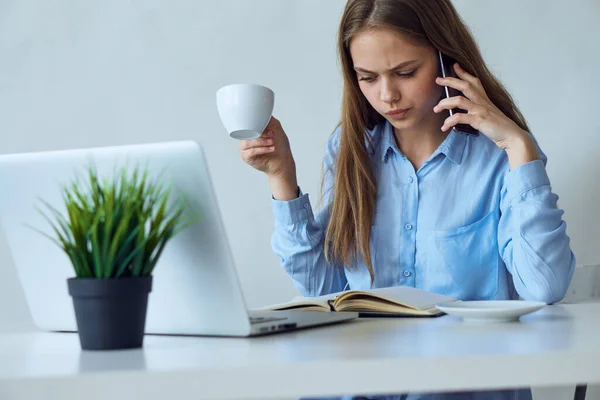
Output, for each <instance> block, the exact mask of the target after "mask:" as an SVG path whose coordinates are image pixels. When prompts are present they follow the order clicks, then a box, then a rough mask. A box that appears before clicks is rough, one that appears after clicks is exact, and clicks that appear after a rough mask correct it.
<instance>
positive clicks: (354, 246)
mask: <svg viewBox="0 0 600 400" xmlns="http://www.w3.org/2000/svg"><path fill="white" fill-rule="evenodd" d="M376 28H384V29H391V30H394V31H396V32H399V33H402V34H404V35H406V36H407V37H408V38H409V39H412V40H415V41H416V42H417V43H419V44H422V45H424V46H430V47H433V48H435V49H436V50H440V51H441V52H442V53H443V54H445V55H447V56H449V57H451V58H453V59H454V60H456V62H458V63H459V64H460V65H461V66H462V67H463V69H464V70H465V71H467V72H468V73H470V74H471V75H474V76H475V77H477V78H479V80H480V81H481V83H482V85H483V88H484V89H485V91H486V93H487V95H488V97H489V98H490V100H491V101H492V103H494V104H495V105H496V107H498V108H499V109H500V110H501V111H502V112H503V113H504V114H505V115H506V116H508V117H509V118H510V119H512V120H513V121H514V122H515V123H516V124H517V125H518V126H519V127H520V128H521V129H524V130H526V131H529V128H528V126H527V123H526V121H525V118H524V117H523V115H522V114H521V112H520V111H519V109H518V108H517V106H516V105H515V103H514V101H513V99H512V97H511V96H510V94H509V93H508V91H507V90H506V88H505V87H504V86H503V85H502V83H501V82H500V81H499V80H498V79H496V78H495V77H494V76H493V75H492V73H491V72H490V70H489V69H488V67H487V66H486V64H485V62H484V61H483V58H482V56H481V53H480V51H479V48H478V46H477V43H476V42H475V39H474V38H473V36H472V34H471V32H470V30H469V28H468V27H467V26H466V25H465V23H464V22H463V20H462V18H461V17H460V16H459V14H458V13H457V11H456V9H455V8H454V6H453V5H452V3H451V2H450V0H349V1H348V2H347V4H346V7H345V10H344V13H343V16H342V19H341V22H340V26H339V32H338V44H337V46H338V56H339V59H340V62H341V68H342V75H343V98H342V110H341V122H340V125H341V130H342V134H341V137H340V143H339V148H338V152H337V157H336V161H335V164H334V168H335V171H334V172H333V174H334V186H333V194H332V197H331V199H332V200H331V205H330V206H331V216H330V220H329V224H328V227H327V232H326V236H325V257H326V259H327V260H328V261H330V262H331V261H332V259H333V260H335V261H336V263H337V264H339V265H343V266H346V267H347V268H351V267H352V264H353V262H352V260H355V259H356V258H357V256H358V255H359V253H360V255H361V256H362V259H363V260H364V262H365V264H366V266H367V268H368V269H369V274H370V275H371V281H373V280H374V272H373V265H372V262H371V251H370V247H369V242H370V236H371V223H372V220H373V214H374V212H375V202H376V201H375V200H376V198H375V196H376V193H377V186H376V182H375V179H374V176H373V172H372V167H371V159H370V155H369V149H368V145H367V143H370V136H369V135H368V133H367V129H372V128H373V127H375V126H376V125H377V124H379V123H381V122H383V121H384V118H383V117H382V116H381V115H380V114H379V113H377V112H376V111H375V109H373V107H372V106H371V105H370V104H369V103H368V101H367V99H366V98H365V97H364V95H363V94H362V92H361V90H360V88H359V86H358V80H357V77H356V73H355V71H354V66H353V63H352V58H351V55H350V41H351V40H352V38H353V37H354V36H355V35H357V34H358V33H360V32H364V31H366V30H369V29H376ZM338 126H339V125H338Z"/></svg>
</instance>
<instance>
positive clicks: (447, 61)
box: [438, 50, 479, 136]
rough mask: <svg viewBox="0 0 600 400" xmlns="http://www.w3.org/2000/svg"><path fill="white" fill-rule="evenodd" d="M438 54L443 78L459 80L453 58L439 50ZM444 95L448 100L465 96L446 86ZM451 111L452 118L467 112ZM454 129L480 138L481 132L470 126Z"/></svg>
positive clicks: (459, 126) (460, 125) (460, 126)
mask: <svg viewBox="0 0 600 400" xmlns="http://www.w3.org/2000/svg"><path fill="white" fill-rule="evenodd" d="M438 54H439V58H440V69H441V72H442V77H443V78H447V77H451V78H457V76H456V73H455V72H454V68H453V67H452V66H453V65H454V63H455V61H454V60H453V59H452V58H450V57H448V56H447V55H445V54H442V52H441V51H439V50H438ZM444 94H445V96H446V98H450V97H454V96H463V94H462V92H461V91H459V90H456V89H454V88H451V87H448V86H444ZM449 111H450V115H451V116H452V115H454V113H466V112H467V111H466V110H463V109H460V108H453V109H451V110H449ZM454 129H456V130H457V131H458V132H460V133H464V134H466V135H474V136H479V131H478V130H477V129H475V128H473V127H472V126H471V125H468V124H457V125H455V126H454Z"/></svg>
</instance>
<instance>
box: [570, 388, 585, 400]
mask: <svg viewBox="0 0 600 400" xmlns="http://www.w3.org/2000/svg"><path fill="white" fill-rule="evenodd" d="M586 391H587V385H577V386H576V387H575V396H574V397H573V400H585V393H586Z"/></svg>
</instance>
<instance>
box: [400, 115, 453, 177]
mask: <svg viewBox="0 0 600 400" xmlns="http://www.w3.org/2000/svg"><path fill="white" fill-rule="evenodd" d="M446 117H447V116H446V115H445V113H442V114H435V113H432V115H431V116H430V117H429V118H426V119H423V120H422V123H421V124H420V125H418V126H415V127H414V128H411V129H402V130H398V129H396V128H394V136H395V138H396V144H397V145H398V148H399V149H400V151H401V152H402V153H403V154H404V155H405V156H406V157H407V158H408V159H409V160H410V162H411V163H412V164H413V166H414V168H415V171H417V170H418V169H419V168H420V167H421V165H422V164H423V163H424V162H425V161H426V160H427V159H428V158H429V157H430V156H431V155H432V154H433V152H434V151H436V150H437V148H438V147H439V146H440V144H442V142H443V141H444V139H446V137H447V136H448V132H442V130H441V128H442V125H443V124H444V121H445V119H446Z"/></svg>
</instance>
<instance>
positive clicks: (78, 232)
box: [38, 167, 197, 279]
mask: <svg viewBox="0 0 600 400" xmlns="http://www.w3.org/2000/svg"><path fill="white" fill-rule="evenodd" d="M84 186H85V187H84ZM169 196H170V187H169V188H165V187H164V185H163V184H162V183H159V182H158V181H151V180H150V179H149V177H148V171H147V170H144V171H141V170H140V168H139V167H135V168H134V169H133V171H132V173H131V174H128V173H127V168H125V167H122V168H121V172H120V173H117V174H115V178H113V179H108V178H105V179H100V178H99V177H98V174H97V172H96V170H95V168H94V167H89V168H88V171H87V182H86V185H82V182H81V181H80V180H79V179H75V180H73V181H72V182H70V183H68V184H67V185H65V186H64V188H63V199H64V202H65V206H66V216H65V215H63V214H61V213H60V212H59V211H58V210H57V209H56V208H54V207H53V206H51V205H50V204H49V203H48V202H46V201H44V200H41V201H42V203H43V204H44V205H45V207H46V208H47V209H48V210H49V213H46V212H44V211H42V210H41V208H38V211H40V212H41V214H42V215H43V216H44V217H45V219H46V220H47V221H48V222H49V223H50V225H51V226H52V229H53V231H54V233H55V234H56V237H52V236H50V235H48V234H46V233H44V232H41V231H39V232H41V233H42V234H44V235H45V236H46V237H48V238H50V239H51V240H52V241H54V242H55V243H56V244H57V245H58V246H60V247H61V248H62V249H63V251H64V252H65V253H66V254H67V255H68V257H69V259H70V260H71V263H72V265H73V268H74V269H75V275H76V277H77V278H99V279H101V278H124V277H140V276H148V275H151V274H152V271H153V270H154V267H155V266H156V263H157V261H158V259H159V257H160V255H161V254H162V252H163V250H164V248H165V245H166V244H167V242H168V241H169V240H170V239H172V238H173V237H174V236H175V235H177V234H178V233H179V232H180V231H181V230H183V229H185V228H186V227H187V226H189V225H190V224H192V223H194V222H195V221H196V220H197V218H191V217H190V214H189V213H186V208H187V207H186V204H185V202H184V201H183V199H182V198H180V199H178V201H177V202H175V204H174V205H173V206H170V205H169ZM52 217H54V218H52Z"/></svg>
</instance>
